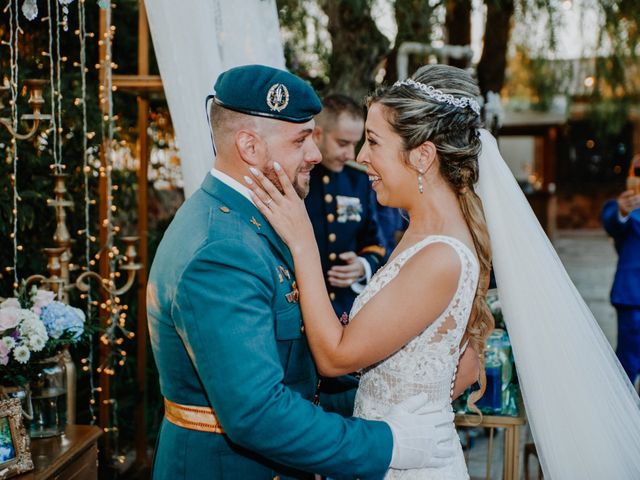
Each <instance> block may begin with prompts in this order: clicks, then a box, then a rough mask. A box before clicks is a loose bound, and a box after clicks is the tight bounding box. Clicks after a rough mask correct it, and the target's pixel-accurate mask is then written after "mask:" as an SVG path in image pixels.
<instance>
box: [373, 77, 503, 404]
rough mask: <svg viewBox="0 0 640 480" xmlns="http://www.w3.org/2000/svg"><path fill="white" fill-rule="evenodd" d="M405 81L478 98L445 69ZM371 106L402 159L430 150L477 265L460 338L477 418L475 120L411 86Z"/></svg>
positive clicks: (486, 265) (487, 252)
mask: <svg viewBox="0 0 640 480" xmlns="http://www.w3.org/2000/svg"><path fill="white" fill-rule="evenodd" d="M411 78H412V79H413V80H414V81H415V82H419V83H421V84H423V85H428V86H431V87H434V88H435V89H437V90H440V91H442V92H443V93H445V94H450V95H453V96H454V97H456V98H458V99H460V98H469V99H474V100H475V98H477V97H478V96H479V95H480V91H479V88H478V85H477V83H476V81H475V80H474V79H473V77H472V76H471V75H470V74H469V73H468V72H466V71H465V70H462V69H459V68H456V67H451V66H449V65H425V66H423V67H421V68H419V69H418V70H417V71H416V72H415V73H414V74H413V76H412V77H411ZM375 103H377V104H380V105H382V106H384V107H385V111H386V112H385V113H386V114H387V120H388V121H389V123H390V124H391V126H392V128H393V129H394V131H395V132H396V133H397V134H398V135H400V137H401V138H402V142H403V146H404V149H405V151H406V152H407V153H408V152H409V151H410V150H412V149H414V148H416V147H418V146H419V145H421V144H423V143H424V142H426V141H430V142H432V143H433V144H434V145H435V147H436V151H437V155H438V158H439V160H440V174H441V176H442V177H443V178H444V179H445V180H446V181H447V182H448V184H449V186H450V187H451V189H452V190H453V191H454V192H456V193H457V195H458V201H459V204H460V209H461V210H462V213H463V215H464V218H465V220H466V222H467V225H468V227H469V231H470V232H471V235H472V237H473V243H474V246H475V249H476V252H477V254H478V259H479V263H480V281H479V282H478V288H477V290H476V295H475V298H474V301H473V307H472V311H471V315H470V317H469V322H468V324H467V329H466V335H467V336H468V338H469V341H470V342H471V344H472V345H473V347H474V349H475V350H476V351H477V352H478V353H479V356H480V379H479V383H480V390H477V391H475V392H473V393H472V394H471V395H470V396H469V399H468V400H467V404H468V406H469V407H470V408H471V409H472V410H473V411H475V412H476V413H478V414H479V413H480V411H479V410H478V408H477V407H476V406H475V403H476V402H477V401H478V400H479V399H480V398H481V397H482V395H483V394H484V391H485V388H486V376H485V371H484V347H485V343H486V340H487V337H488V336H489V334H490V333H491V331H492V330H493V328H494V319H493V316H492V315H491V311H490V310H489V308H488V306H487V303H486V294H487V289H488V287H489V270H490V268H491V244H490V241H489V233H488V231H487V225H486V221H485V217H484V210H483V208H482V201H481V200H480V198H479V197H478V195H476V193H475V191H474V189H473V186H474V184H475V183H476V182H477V181H478V154H479V153H480V149H481V144H480V138H479V135H478V128H480V126H481V120H480V116H479V115H478V114H477V113H476V112H474V111H473V110H472V109H471V108H470V107H469V106H465V107H459V106H455V105H452V104H450V103H447V102H444V101H441V100H438V99H435V98H433V97H431V96H430V95H428V94H427V93H426V92H425V91H423V90H421V89H420V88H416V86H415V85H407V84H402V83H400V84H396V85H394V86H391V87H382V88H380V89H378V90H377V91H376V92H375V93H374V94H373V95H371V96H370V97H369V98H368V99H367V104H368V106H371V105H372V104H375ZM405 158H408V155H405Z"/></svg>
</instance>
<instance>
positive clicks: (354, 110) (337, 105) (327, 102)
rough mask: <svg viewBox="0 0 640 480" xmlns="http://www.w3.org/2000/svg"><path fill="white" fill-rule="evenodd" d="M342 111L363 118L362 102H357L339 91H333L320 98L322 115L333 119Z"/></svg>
mask: <svg viewBox="0 0 640 480" xmlns="http://www.w3.org/2000/svg"><path fill="white" fill-rule="evenodd" d="M343 112H345V113H348V114H349V115H351V116H352V117H354V118H357V119H359V120H364V116H365V110H364V104H359V103H358V102H356V101H355V100H354V99H353V98H351V97H349V96H347V95H343V94H341V93H333V94H331V95H327V96H326V97H324V98H323V99H322V115H326V117H327V119H330V120H335V119H337V118H338V117H339V116H340V114H341V113H343Z"/></svg>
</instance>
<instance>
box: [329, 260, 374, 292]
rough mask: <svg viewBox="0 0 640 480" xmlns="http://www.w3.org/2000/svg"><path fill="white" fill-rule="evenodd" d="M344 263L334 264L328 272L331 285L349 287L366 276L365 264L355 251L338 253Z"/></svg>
mask: <svg viewBox="0 0 640 480" xmlns="http://www.w3.org/2000/svg"><path fill="white" fill-rule="evenodd" d="M338 257H339V258H340V260H342V261H344V262H345V264H344V265H334V266H333V267H331V268H330V269H329V271H328V272H327V277H328V280H329V285H331V286H332V287H341V288H347V287H350V286H351V284H353V283H354V282H355V281H357V280H358V279H359V278H361V277H363V276H364V273H365V272H364V266H363V265H362V263H361V262H360V261H359V260H358V255H356V253H355V252H344V253H341V254H340V255H338Z"/></svg>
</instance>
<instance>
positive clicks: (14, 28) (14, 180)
mask: <svg viewBox="0 0 640 480" xmlns="http://www.w3.org/2000/svg"><path fill="white" fill-rule="evenodd" d="M7 7H8V8H9V51H10V64H11V79H10V81H9V84H10V91H11V121H12V126H13V128H14V130H17V128H18V57H19V49H18V36H19V33H20V20H19V18H20V17H19V15H18V0H10V1H9V4H8V5H7ZM11 149H12V153H11V159H12V162H13V173H12V175H11V184H12V187H13V207H12V210H11V213H12V220H13V225H12V227H13V228H12V232H11V236H12V238H13V267H12V269H13V288H18V251H19V250H21V248H20V247H21V246H20V245H19V243H18V202H19V200H20V195H19V192H18V159H19V156H18V142H17V141H16V139H15V138H13V137H12V138H11Z"/></svg>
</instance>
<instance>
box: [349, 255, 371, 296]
mask: <svg viewBox="0 0 640 480" xmlns="http://www.w3.org/2000/svg"><path fill="white" fill-rule="evenodd" d="M358 261H359V262H360V263H361V264H362V266H363V267H364V275H363V276H362V277H360V278H359V279H358V280H356V281H355V282H353V283H352V284H351V290H353V291H354V292H355V293H361V292H362V291H363V290H364V287H365V286H366V285H367V283H369V280H371V265H369V262H367V259H366V258H364V257H358Z"/></svg>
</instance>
